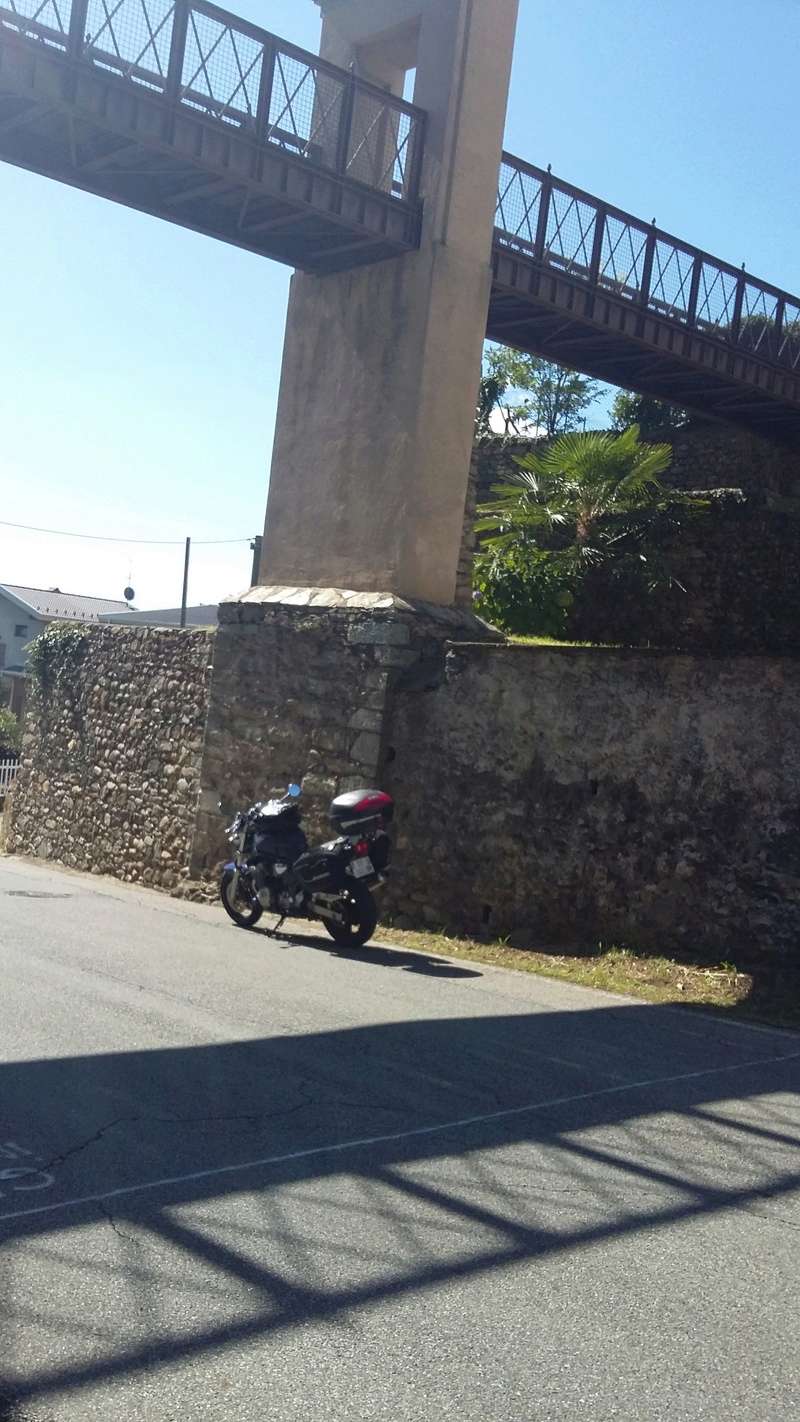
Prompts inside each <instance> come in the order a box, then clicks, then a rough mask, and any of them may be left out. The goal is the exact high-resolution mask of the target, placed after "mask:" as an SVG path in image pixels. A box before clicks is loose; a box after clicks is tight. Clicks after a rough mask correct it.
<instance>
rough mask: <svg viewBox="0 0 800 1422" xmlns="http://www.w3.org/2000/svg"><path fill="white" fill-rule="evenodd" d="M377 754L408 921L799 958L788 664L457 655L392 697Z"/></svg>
mask: <svg viewBox="0 0 800 1422" xmlns="http://www.w3.org/2000/svg"><path fill="white" fill-rule="evenodd" d="M388 740H389V743H390V745H391V748H392V760H391V765H390V771H391V777H390V784H389V786H388V788H389V789H390V790H391V792H392V794H394V795H395V796H396V798H397V816H398V818H397V828H396V834H397V863H396V877H395V879H394V885H393V888H392V903H393V905H395V906H396V907H397V908H398V909H400V907H401V905H402V906H404V908H403V911H404V912H405V913H407V914H409V913H410V915H411V917H412V918H413V919H415V920H423V921H427V922H431V923H439V924H443V925H449V926H452V927H457V928H462V929H467V930H470V931H475V930H480V929H484V930H485V929H487V928H488V929H489V930H491V931H492V932H494V933H499V934H511V935H515V934H517V935H519V941H520V942H525V943H527V944H528V945H530V944H539V945H547V944H569V945H572V946H582V945H583V946H591V945H593V944H597V943H598V942H599V941H604V942H606V943H609V942H615V943H620V944H631V945H634V946H636V945H642V946H645V947H647V948H650V949H658V950H660V951H666V952H669V951H670V950H672V949H676V950H677V949H680V948H681V947H689V948H695V949H702V950H703V951H711V952H713V953H717V954H719V955H721V956H723V957H724V955H725V953H726V951H729V950H730V949H732V948H738V947H740V946H742V945H744V946H746V947H748V948H753V949H762V950H770V949H795V948H796V947H797V943H798V934H799V933H800V789H799V788H798V787H799V786H800V660H796V659H793V658H789V657H782V658H778V657H728V658H724V657H719V658H716V657H696V656H671V655H666V654H663V653H651V654H649V653H636V652H623V651H620V652H616V651H605V650H601V649H586V650H583V649H577V648H575V649H573V648H567V649H552V650H550V649H545V648H539V647H523V646H507V647H497V646H493V647H492V646H489V647H478V646H470V645H460V646H452V647H451V649H450V651H449V653H448V654H447V657H446V660H445V665H444V668H443V674H442V678H441V681H440V683H439V685H438V686H436V687H435V688H434V689H429V690H427V691H422V692H419V691H403V690H402V689H400V690H399V692H398V695H397V697H396V699H395V702H394V708H393V717H392V722H391V726H390V729H389V732H388ZM513 941H517V940H516V939H515V938H514V937H513V936H512V942H513Z"/></svg>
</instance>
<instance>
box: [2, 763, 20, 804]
mask: <svg viewBox="0 0 800 1422" xmlns="http://www.w3.org/2000/svg"><path fill="white" fill-rule="evenodd" d="M18 770H19V761H16V760H0V800H3V799H5V797H6V795H7V794H8V793H9V791H10V789H11V787H12V785H13V784H14V780H15V779H16V775H17V771H18Z"/></svg>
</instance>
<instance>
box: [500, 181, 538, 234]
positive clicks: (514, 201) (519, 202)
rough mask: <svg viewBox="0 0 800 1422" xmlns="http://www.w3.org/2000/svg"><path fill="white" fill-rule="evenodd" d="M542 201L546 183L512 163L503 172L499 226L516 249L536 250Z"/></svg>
mask: <svg viewBox="0 0 800 1422" xmlns="http://www.w3.org/2000/svg"><path fill="white" fill-rule="evenodd" d="M541 201H542V180H541V178H536V177H534V175H533V174H532V173H526V172H525V170H524V169H522V168H515V167H514V166H513V165H512V164H511V163H503V164H502V166H501V168H500V183H499V187H498V191H497V213H496V215H495V222H496V224H497V227H498V229H499V230H500V231H501V232H502V233H503V237H504V239H505V238H508V239H514V245H519V246H525V247H531V248H533V247H535V246H536V229H537V227H538V225H539V208H540V206H541Z"/></svg>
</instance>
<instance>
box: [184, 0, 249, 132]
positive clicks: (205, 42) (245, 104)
mask: <svg viewBox="0 0 800 1422" xmlns="http://www.w3.org/2000/svg"><path fill="white" fill-rule="evenodd" d="M263 58H264V45H263V42H262V41H260V40H256V39H253V38H252V36H251V35H248V34H245V33H244V32H243V31H241V30H238V29H236V28H235V27H234V26H233V25H231V24H227V23H223V21H221V20H217V19H214V18H212V16H210V15H206V14H204V13H203V11H201V10H195V9H190V11H189V24H188V26H187V30H186V48H185V51H184V56H183V70H182V73H181V98H182V100H183V101H184V103H188V104H190V105H192V106H193V107H196V108H201V109H206V110H210V111H211V112H212V113H214V114H216V115H217V117H218V118H221V119H223V120H225V121H226V122H228V123H242V122H243V121H245V122H247V121H252V122H255V116H256V111H257V109H258V91H259V85H260V83H261V66H262V63H263Z"/></svg>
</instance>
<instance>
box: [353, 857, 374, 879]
mask: <svg viewBox="0 0 800 1422" xmlns="http://www.w3.org/2000/svg"><path fill="white" fill-rule="evenodd" d="M351 867H352V870H353V877H354V878H355V879H366V877H367V875H368V874H374V873H375V870H374V869H373V867H372V860H371V859H367V858H364V859H354V860H353V863H352V866H351Z"/></svg>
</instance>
